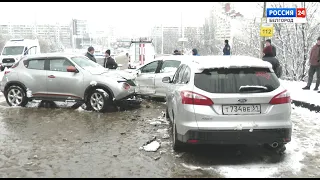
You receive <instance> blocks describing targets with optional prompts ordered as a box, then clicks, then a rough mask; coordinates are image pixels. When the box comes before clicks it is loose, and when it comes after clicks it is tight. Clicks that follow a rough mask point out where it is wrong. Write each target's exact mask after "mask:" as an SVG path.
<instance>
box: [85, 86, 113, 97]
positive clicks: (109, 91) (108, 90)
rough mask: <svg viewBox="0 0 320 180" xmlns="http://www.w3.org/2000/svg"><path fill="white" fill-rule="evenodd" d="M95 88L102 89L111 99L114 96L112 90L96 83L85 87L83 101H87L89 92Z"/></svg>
mask: <svg viewBox="0 0 320 180" xmlns="http://www.w3.org/2000/svg"><path fill="white" fill-rule="evenodd" d="M95 89H103V90H105V91H106V92H107V93H108V94H109V95H110V96H111V98H110V99H111V100H112V99H113V98H114V94H113V92H112V90H111V89H110V88H109V87H108V86H106V85H104V84H100V83H98V84H97V85H95V86H91V85H90V86H88V87H87V88H86V90H85V91H84V101H87V98H88V95H89V93H90V92H92V91H93V90H95Z"/></svg>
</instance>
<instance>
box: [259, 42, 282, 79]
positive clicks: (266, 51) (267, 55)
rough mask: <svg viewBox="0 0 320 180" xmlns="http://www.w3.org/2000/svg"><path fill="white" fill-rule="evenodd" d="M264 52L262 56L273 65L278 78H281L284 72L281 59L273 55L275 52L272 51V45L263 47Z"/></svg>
mask: <svg viewBox="0 0 320 180" xmlns="http://www.w3.org/2000/svg"><path fill="white" fill-rule="evenodd" d="M263 53H264V56H263V57H262V60H263V61H267V62H269V63H270V64H271V65H272V69H273V71H274V73H275V74H276V75H277V77H278V78H280V77H281V74H282V69H281V66H280V62H279V60H278V59H277V58H275V57H274V56H273V55H274V54H273V52H272V47H271V46H267V47H265V48H264V49H263Z"/></svg>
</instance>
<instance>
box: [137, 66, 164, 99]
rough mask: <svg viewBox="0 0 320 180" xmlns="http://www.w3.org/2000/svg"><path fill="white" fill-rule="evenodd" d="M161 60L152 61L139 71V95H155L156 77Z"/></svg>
mask: <svg viewBox="0 0 320 180" xmlns="http://www.w3.org/2000/svg"><path fill="white" fill-rule="evenodd" d="M160 63H161V60H157V61H152V62H150V63H148V64H146V65H145V66H142V67H141V68H140V69H139V70H138V71H139V72H140V73H138V75H137V77H136V82H137V85H138V94H142V95H154V94H155V88H154V82H155V75H156V71H157V70H158V67H159V64H160Z"/></svg>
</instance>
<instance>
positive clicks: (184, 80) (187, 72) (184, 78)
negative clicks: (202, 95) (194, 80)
mask: <svg viewBox="0 0 320 180" xmlns="http://www.w3.org/2000/svg"><path fill="white" fill-rule="evenodd" d="M190 76H191V69H190V68H189V67H186V69H185V71H184V73H183V76H182V78H181V83H182V84H188V82H189V81H190Z"/></svg>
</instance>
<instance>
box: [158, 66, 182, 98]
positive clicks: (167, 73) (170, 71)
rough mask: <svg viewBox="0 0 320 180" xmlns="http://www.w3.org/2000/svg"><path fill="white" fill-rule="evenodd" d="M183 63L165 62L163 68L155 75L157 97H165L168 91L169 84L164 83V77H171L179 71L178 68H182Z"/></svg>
mask: <svg viewBox="0 0 320 180" xmlns="http://www.w3.org/2000/svg"><path fill="white" fill-rule="evenodd" d="M180 64H181V61H178V60H165V61H163V62H162V63H161V67H160V70H159V72H157V73H156V75H155V91H156V94H155V95H156V96H160V97H165V96H166V91H167V88H168V83H163V82H162V79H163V78H164V77H171V78H173V75H174V74H175V72H176V71H177V69H178V67H179V66H180Z"/></svg>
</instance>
